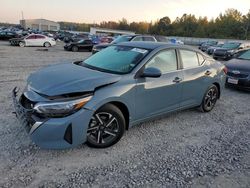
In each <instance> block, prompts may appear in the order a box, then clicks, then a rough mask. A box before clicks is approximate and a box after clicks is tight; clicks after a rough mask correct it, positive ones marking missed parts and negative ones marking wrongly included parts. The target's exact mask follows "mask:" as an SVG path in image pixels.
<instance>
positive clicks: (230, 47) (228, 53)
mask: <svg viewBox="0 0 250 188" xmlns="http://www.w3.org/2000/svg"><path fill="white" fill-rule="evenodd" d="M249 47H250V43H240V42H228V43H225V44H224V45H222V47H221V48H216V49H215V50H214V53H213V57H214V59H223V60H229V59H231V58H232V57H233V56H234V54H236V53H238V52H239V50H242V49H246V48H249Z"/></svg>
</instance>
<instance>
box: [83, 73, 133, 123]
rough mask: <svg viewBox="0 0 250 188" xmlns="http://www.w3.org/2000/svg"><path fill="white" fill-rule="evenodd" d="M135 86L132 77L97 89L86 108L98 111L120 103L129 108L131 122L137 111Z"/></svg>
mask: <svg viewBox="0 0 250 188" xmlns="http://www.w3.org/2000/svg"><path fill="white" fill-rule="evenodd" d="M135 85H136V84H135V80H134V78H133V76H132V75H127V76H124V77H123V78H122V79H121V80H120V81H118V82H116V83H114V84H111V85H108V86H105V87H103V88H99V89H97V90H96V91H95V93H94V96H93V97H92V99H91V100H90V101H89V102H88V103H87V104H86V105H85V108H87V109H90V110H93V111H96V110H98V109H99V108H100V107H101V106H103V105H104V104H107V103H111V102H120V103H123V104H124V105H125V106H126V107H127V108H128V111H129V114H130V121H132V120H133V118H134V116H133V114H134V110H135Z"/></svg>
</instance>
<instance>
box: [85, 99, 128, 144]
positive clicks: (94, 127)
mask: <svg viewBox="0 0 250 188" xmlns="http://www.w3.org/2000/svg"><path fill="white" fill-rule="evenodd" d="M124 131H125V119H124V116H123V114H122V112H121V111H120V109H119V108H117V107H116V106H114V105H112V104H106V105H104V106H103V107H101V108H100V109H99V110H97V111H96V112H95V114H94V115H93V117H92V118H91V121H90V123H89V127H88V130H87V144H88V145H89V146H91V147H95V148H106V147H109V146H112V145H114V144H115V143H117V142H118V141H119V140H120V139H121V137H122V136H123V134H124Z"/></svg>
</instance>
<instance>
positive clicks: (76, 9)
mask: <svg viewBox="0 0 250 188" xmlns="http://www.w3.org/2000/svg"><path fill="white" fill-rule="evenodd" d="M0 4H1V6H0V22H8V23H19V20H20V19H21V18H22V14H21V12H23V15H24V18H25V19H36V18H44V19H49V20H53V21H69V22H78V23H83V22H84V23H100V22H101V21H111V20H112V21H118V20H121V19H122V18H126V19H127V20H128V21H129V22H133V21H148V22H150V21H156V20H157V19H160V18H162V17H164V16H169V17H170V19H171V20H172V21H173V20H174V19H175V18H176V17H178V16H179V17H181V16H182V15H183V14H184V13H187V14H194V15H195V16H196V17H199V16H207V17H208V18H209V19H211V18H216V17H217V16H218V15H219V14H220V13H223V12H224V11H225V10H226V9H228V8H235V9H237V10H239V11H240V12H241V13H243V14H246V13H247V12H248V11H249V10H250V0H205V1H204V0H39V1H38V0H0Z"/></svg>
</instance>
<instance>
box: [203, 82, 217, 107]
mask: <svg viewBox="0 0 250 188" xmlns="http://www.w3.org/2000/svg"><path fill="white" fill-rule="evenodd" d="M218 97H219V91H218V88H217V86H216V85H212V86H210V87H209V88H208V89H207V91H206V93H205V95H204V97H203V100H202V103H201V105H200V109H201V111H203V112H209V111H211V110H212V109H213V108H214V106H215V104H216V101H217V99H218Z"/></svg>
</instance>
